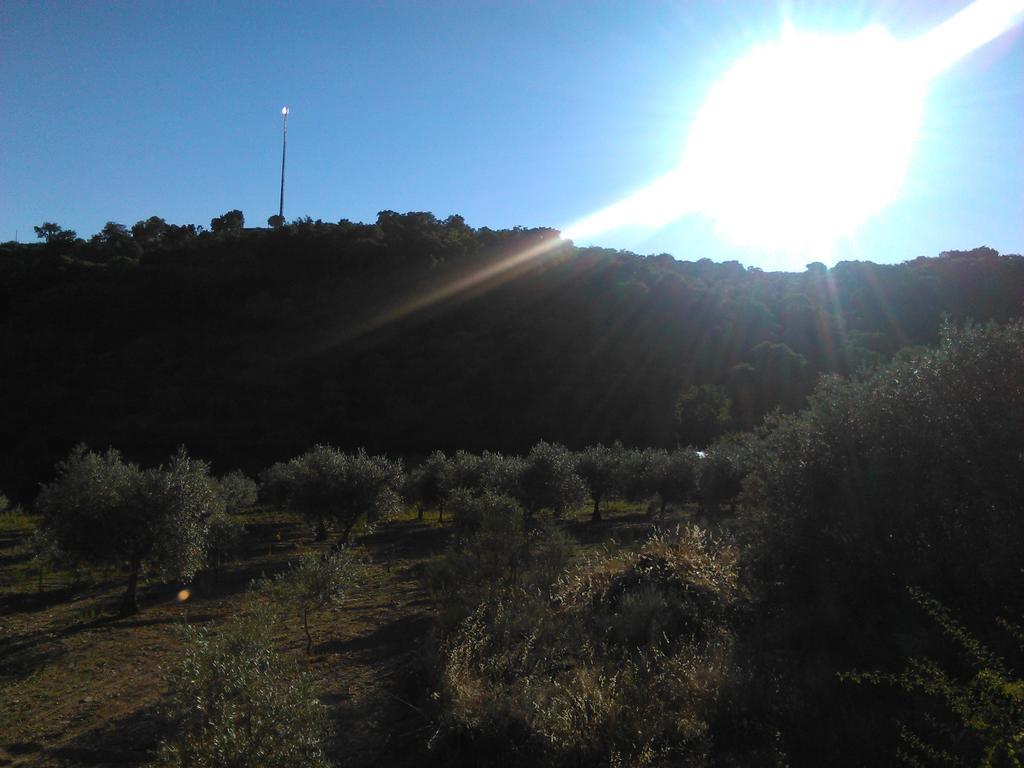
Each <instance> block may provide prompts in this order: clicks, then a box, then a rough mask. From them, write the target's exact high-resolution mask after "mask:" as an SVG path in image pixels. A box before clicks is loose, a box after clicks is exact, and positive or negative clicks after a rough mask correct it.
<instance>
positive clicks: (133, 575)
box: [36, 445, 223, 614]
mask: <svg viewBox="0 0 1024 768" xmlns="http://www.w3.org/2000/svg"><path fill="white" fill-rule="evenodd" d="M36 505H37V508H38V509H39V510H40V512H41V513H42V515H43V519H42V527H43V528H44V529H45V530H46V531H47V532H48V533H49V534H50V535H51V536H52V537H53V539H54V541H56V543H57V545H58V546H59V547H60V549H61V550H62V551H64V552H66V553H67V554H68V555H70V556H71V557H73V558H77V559H80V560H83V561H85V562H91V563H98V564H105V565H121V564H125V563H127V564H128V567H129V576H128V588H127V590H126V592H125V598H124V602H123V604H122V608H121V612H122V613H123V614H130V613H134V612H135V611H136V610H137V605H136V601H135V592H136V586H137V583H138V577H139V573H140V570H141V567H142V564H143V563H144V562H148V563H151V564H152V565H154V566H156V567H157V568H158V569H159V570H160V571H161V572H162V573H164V574H166V575H168V576H172V577H174V578H180V579H190V578H191V577H192V576H193V575H195V573H196V571H197V570H198V568H199V567H200V565H201V564H202V563H203V562H204V556H205V553H206V536H207V530H208V521H209V519H210V518H211V517H212V516H215V515H216V514H218V513H220V512H221V511H222V509H223V502H222V501H221V499H220V497H219V495H218V494H217V491H216V489H215V488H214V481H213V479H212V478H211V477H210V476H209V467H208V466H207V465H206V464H205V463H204V462H202V461H197V460H196V459H193V458H191V457H190V456H189V455H188V454H187V453H186V452H185V450H184V449H183V448H182V449H180V450H179V452H178V453H177V454H176V455H175V456H174V457H173V458H172V459H171V461H170V462H169V463H168V464H167V465H165V466H162V467H157V468H154V469H149V470H145V471H143V470H140V469H139V468H138V467H137V466H135V465H134V464H126V463H125V462H124V461H123V460H122V458H121V455H120V454H119V453H118V452H117V451H115V450H113V449H110V450H108V451H107V452H106V453H104V454H97V453H93V452H92V451H90V450H89V449H88V448H87V447H86V446H84V445H80V446H78V447H76V448H75V449H73V450H72V451H71V454H70V455H69V456H68V458H67V459H65V460H64V461H62V462H60V463H59V464H58V465H57V477H56V479H55V480H54V481H53V482H51V483H49V484H48V485H46V486H44V487H43V489H42V491H41V493H40V495H39V498H38V500H37V502H36Z"/></svg>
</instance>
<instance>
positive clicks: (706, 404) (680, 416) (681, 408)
mask: <svg viewBox="0 0 1024 768" xmlns="http://www.w3.org/2000/svg"><path fill="white" fill-rule="evenodd" d="M728 423H729V398H728V397H726V395H725V393H724V392H723V391H722V390H721V388H720V387H716V386H715V385H714V384H701V385H700V386H693V387H689V388H688V389H686V390H684V391H683V392H682V393H680V395H679V399H678V400H676V436H677V438H678V440H679V442H680V443H682V444H684V445H707V444H708V443H710V442H711V441H712V440H714V439H715V437H717V436H718V435H719V434H721V432H722V430H723V429H724V428H725V426H726V424H728Z"/></svg>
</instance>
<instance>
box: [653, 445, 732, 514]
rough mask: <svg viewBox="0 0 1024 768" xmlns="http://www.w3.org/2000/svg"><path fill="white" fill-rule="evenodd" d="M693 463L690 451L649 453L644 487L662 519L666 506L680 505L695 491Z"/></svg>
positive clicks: (693, 455)
mask: <svg viewBox="0 0 1024 768" xmlns="http://www.w3.org/2000/svg"><path fill="white" fill-rule="evenodd" d="M695 461H696V453H695V452H694V451H693V450H691V449H685V448H684V449H678V450H674V451H665V450H652V451H651V452H650V461H649V463H648V465H647V478H646V485H647V488H648V489H649V490H650V492H651V493H653V494H654V495H656V496H657V497H658V503H659V504H660V507H659V514H660V515H661V516H662V517H664V515H665V507H666V506H668V505H669V504H682V503H684V502H685V501H688V500H689V499H690V497H691V496H692V495H693V494H694V492H695V491H696V489H697V478H696V472H695V469H694V462H695ZM737 492H738V491H737Z"/></svg>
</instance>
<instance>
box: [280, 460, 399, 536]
mask: <svg viewBox="0 0 1024 768" xmlns="http://www.w3.org/2000/svg"><path fill="white" fill-rule="evenodd" d="M291 464H292V465H293V471H294V476H293V478H292V480H291V483H290V484H291V488H290V490H289V493H288V502H287V503H288V506H289V507H290V508H292V509H293V510H294V511H296V512H297V513H299V514H301V515H303V516H304V517H306V518H307V519H310V520H313V521H315V522H316V523H317V524H318V527H319V529H321V530H323V529H324V524H325V523H326V522H328V521H329V522H332V523H334V524H335V525H336V526H337V527H338V529H339V536H338V543H339V544H345V543H347V542H348V537H349V535H350V534H351V533H352V529H353V528H355V526H356V523H358V522H359V521H360V520H366V521H367V522H369V523H372V522H374V521H376V520H378V519H380V518H382V517H386V516H388V515H389V514H391V513H392V512H393V511H394V510H395V508H396V507H397V506H398V502H399V489H400V488H401V485H402V464H401V462H398V461H393V460H391V459H389V458H387V457H386V456H370V455H369V454H367V453H366V451H364V450H362V449H360V450H359V451H357V452H356V453H352V454H347V453H343V452H342V451H340V450H338V449H337V448H332V447H331V446H329V445H317V446H315V447H314V448H313V450H311V451H309V452H307V453H305V454H303V455H302V456H300V457H298V458H296V459H293V460H292V462H291Z"/></svg>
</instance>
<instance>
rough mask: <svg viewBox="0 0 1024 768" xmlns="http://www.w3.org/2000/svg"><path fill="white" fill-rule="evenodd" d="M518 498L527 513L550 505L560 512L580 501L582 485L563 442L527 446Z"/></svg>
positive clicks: (583, 489)
mask: <svg viewBox="0 0 1024 768" xmlns="http://www.w3.org/2000/svg"><path fill="white" fill-rule="evenodd" d="M518 490H519V501H520V502H521V503H522V505H523V507H524V508H525V509H526V511H527V513H528V514H530V515H533V514H535V513H536V512H538V511H539V510H541V509H550V510H551V511H552V512H553V513H554V514H555V516H556V517H557V516H560V515H561V514H562V513H563V512H565V510H566V509H568V508H569V507H571V506H572V505H574V504H578V503H579V502H581V501H582V500H583V499H584V498H585V496H586V492H587V491H586V486H585V485H584V483H583V480H582V479H581V478H580V476H579V475H578V474H576V467H575V462H574V459H573V455H572V454H571V453H570V452H569V451H568V450H566V448H565V447H564V446H561V445H555V444H552V443H547V442H544V441H543V440H542V441H541V442H539V443H537V444H536V445H534V446H533V448H531V449H530V453H529V455H528V456H527V457H526V461H525V463H524V466H523V469H522V472H521V473H520V475H519V489H518Z"/></svg>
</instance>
